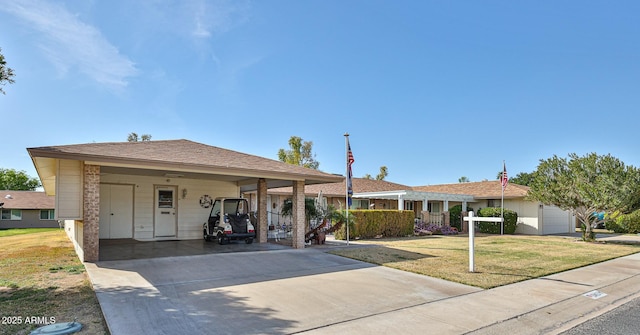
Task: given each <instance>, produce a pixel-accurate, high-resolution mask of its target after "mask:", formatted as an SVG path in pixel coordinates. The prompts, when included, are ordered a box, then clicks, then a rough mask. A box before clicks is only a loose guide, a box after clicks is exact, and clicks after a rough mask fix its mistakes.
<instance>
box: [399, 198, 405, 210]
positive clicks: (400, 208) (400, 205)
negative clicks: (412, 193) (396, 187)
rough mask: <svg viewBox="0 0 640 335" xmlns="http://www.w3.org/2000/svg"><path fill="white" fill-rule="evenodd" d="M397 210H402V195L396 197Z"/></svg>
mask: <svg viewBox="0 0 640 335" xmlns="http://www.w3.org/2000/svg"><path fill="white" fill-rule="evenodd" d="M398 210H399V211H402V210H404V197H402V194H399V195H398Z"/></svg>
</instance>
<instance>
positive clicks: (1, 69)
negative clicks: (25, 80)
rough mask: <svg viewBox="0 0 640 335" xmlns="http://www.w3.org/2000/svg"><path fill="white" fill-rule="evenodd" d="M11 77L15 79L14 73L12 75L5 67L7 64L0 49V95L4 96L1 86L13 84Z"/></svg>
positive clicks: (9, 69) (10, 70)
mask: <svg viewBox="0 0 640 335" xmlns="http://www.w3.org/2000/svg"><path fill="white" fill-rule="evenodd" d="M13 77H15V73H13V69H11V68H10V67H8V66H7V62H6V61H5V60H4V56H3V55H2V48H0V93H2V94H5V92H4V90H3V89H2V86H4V85H6V84H13V83H14V82H15V80H14V79H13Z"/></svg>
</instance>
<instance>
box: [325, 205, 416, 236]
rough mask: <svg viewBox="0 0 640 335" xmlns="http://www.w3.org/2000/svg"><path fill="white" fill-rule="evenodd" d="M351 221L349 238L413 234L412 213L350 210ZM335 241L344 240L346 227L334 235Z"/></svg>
mask: <svg viewBox="0 0 640 335" xmlns="http://www.w3.org/2000/svg"><path fill="white" fill-rule="evenodd" d="M349 215H350V216H351V215H353V221H354V222H351V224H350V225H349V238H353V237H360V238H374V237H377V236H385V237H400V236H407V235H411V234H412V233H413V226H414V213H413V211H397V210H367V209H364V210H352V211H349ZM334 236H335V238H336V239H340V240H344V239H346V226H345V227H342V228H341V229H339V230H338V231H336V232H335V233H334Z"/></svg>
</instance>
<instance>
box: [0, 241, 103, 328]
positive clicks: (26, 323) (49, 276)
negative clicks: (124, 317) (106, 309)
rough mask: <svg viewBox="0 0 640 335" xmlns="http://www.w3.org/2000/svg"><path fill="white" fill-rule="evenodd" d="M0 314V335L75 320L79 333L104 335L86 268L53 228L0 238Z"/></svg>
mask: <svg viewBox="0 0 640 335" xmlns="http://www.w3.org/2000/svg"><path fill="white" fill-rule="evenodd" d="M0 316H2V323H1V324H0V334H29V332H30V331H32V330H33V329H35V328H37V327H39V326H42V325H44V324H47V323H53V322H56V323H61V322H72V321H74V319H76V318H77V321H78V322H80V323H82V324H83V330H82V332H81V333H82V334H108V330H107V327H106V324H105V322H104V318H103V317H102V310H101V309H100V305H99V304H98V300H97V299H96V294H95V292H94V291H93V288H92V287H91V283H90V282H89V279H88V278H87V274H86V272H85V269H84V265H83V264H82V263H81V262H80V260H78V257H77V256H76V254H75V252H74V250H73V246H72V244H71V242H70V241H69V239H68V238H67V236H66V234H65V232H64V231H63V230H60V229H57V228H56V229H53V230H51V229H49V230H47V231H37V230H32V229H26V230H23V231H21V232H19V234H12V235H11V236H3V237H0Z"/></svg>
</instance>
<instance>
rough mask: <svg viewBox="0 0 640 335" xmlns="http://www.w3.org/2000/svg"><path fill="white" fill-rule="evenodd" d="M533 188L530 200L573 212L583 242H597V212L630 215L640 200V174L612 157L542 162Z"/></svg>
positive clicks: (551, 159) (590, 155) (572, 156)
mask: <svg viewBox="0 0 640 335" xmlns="http://www.w3.org/2000/svg"><path fill="white" fill-rule="evenodd" d="M534 175H535V176H534V178H533V180H532V182H531V184H530V190H529V195H528V196H529V198H530V199H533V200H537V201H539V202H542V203H544V204H547V205H554V206H558V207H560V208H562V209H564V210H568V211H571V212H572V213H573V214H574V215H575V216H576V218H577V219H578V221H579V222H580V225H581V227H582V229H583V239H584V240H587V241H593V240H594V239H595V234H594V233H593V231H592V225H593V224H597V223H599V222H600V221H601V220H600V219H598V216H597V215H594V213H596V212H602V211H605V212H615V211H619V212H621V213H629V212H631V211H632V210H633V209H634V206H636V205H637V204H638V199H640V172H639V170H638V169H637V168H635V167H633V166H625V164H624V163H623V162H621V161H620V160H618V159H617V158H615V157H612V156H611V155H606V156H598V155H597V154H595V153H591V154H588V155H585V156H583V157H580V156H578V155H577V154H575V153H574V154H569V158H568V159H566V158H559V157H557V156H555V155H554V156H553V157H552V158H549V159H547V160H541V161H540V164H539V165H538V168H537V170H536V171H535V172H534Z"/></svg>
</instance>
